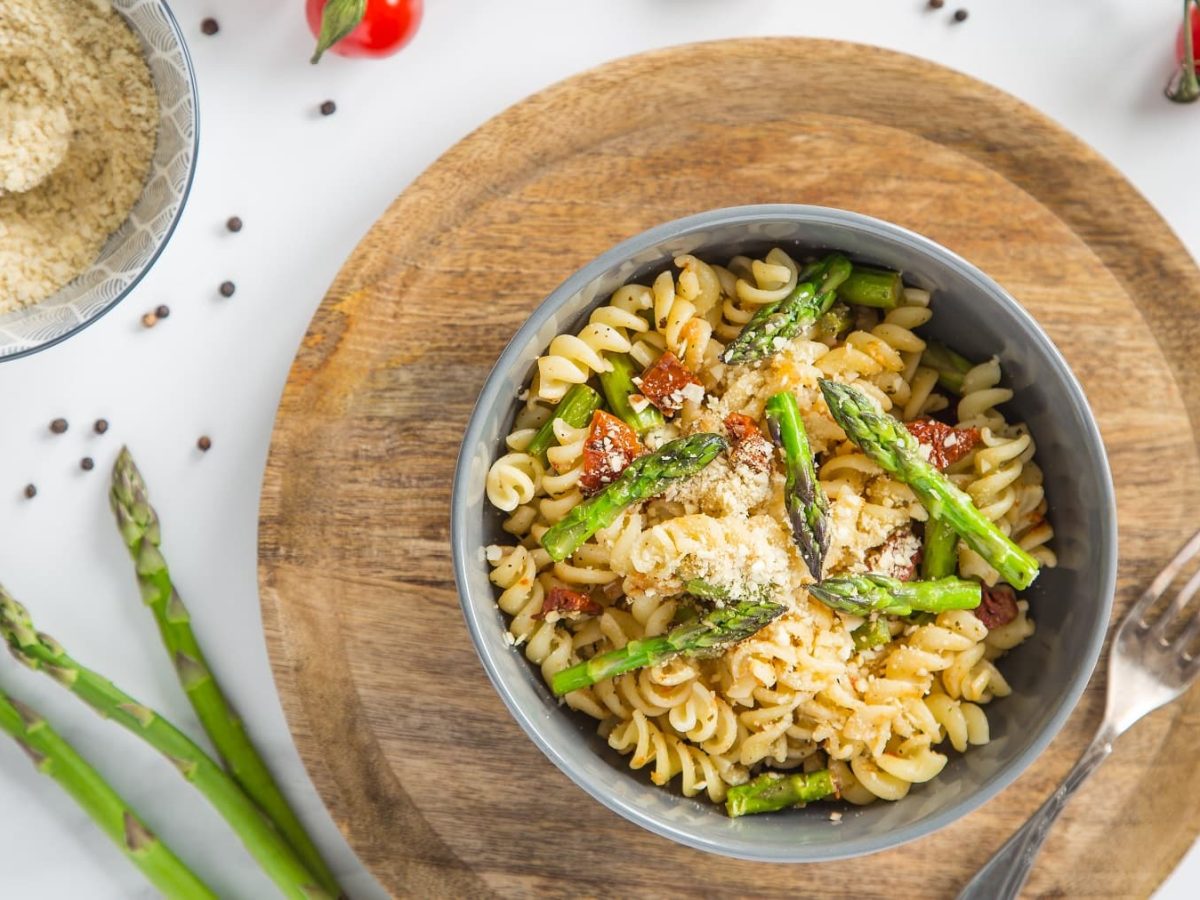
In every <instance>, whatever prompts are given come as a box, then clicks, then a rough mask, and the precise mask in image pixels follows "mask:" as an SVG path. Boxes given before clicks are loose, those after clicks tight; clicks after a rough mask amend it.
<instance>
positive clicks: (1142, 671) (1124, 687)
mask: <svg viewBox="0 0 1200 900" xmlns="http://www.w3.org/2000/svg"><path fill="white" fill-rule="evenodd" d="M1197 554H1200V532H1197V533H1196V534H1194V535H1192V537H1191V539H1190V540H1189V541H1188V542H1187V543H1186V544H1184V545H1183V548H1182V549H1181V550H1180V551H1179V552H1178V553H1177V554H1176V555H1175V558H1174V559H1172V560H1171V561H1170V562H1169V563H1167V565H1166V567H1165V568H1164V569H1163V570H1162V571H1161V572H1159V573H1158V575H1157V576H1156V577H1155V579H1154V581H1152V582H1151V583H1150V587H1148V588H1146V590H1145V592H1144V593H1143V594H1142V596H1141V597H1139V598H1138V601H1137V603H1136V604H1134V607H1133V609H1131V610H1130V611H1129V612H1128V613H1127V614H1126V616H1125V618H1124V619H1123V620H1122V621H1121V624H1120V626H1119V627H1118V628H1117V632H1116V635H1115V636H1114V637H1113V642H1112V649H1111V650H1110V651H1109V657H1108V697H1107V700H1106V702H1105V708H1104V721H1103V722H1101V723H1100V728H1099V729H1098V730H1097V731H1096V736H1095V738H1093V739H1092V743H1091V745H1090V746H1089V747H1088V748H1087V750H1085V751H1084V753H1083V755H1082V756H1081V757H1079V762H1077V763H1076V764H1075V768H1073V769H1072V770H1071V771H1070V773H1069V774H1068V775H1067V777H1066V778H1065V779H1064V780H1063V783H1062V784H1061V785H1060V786H1059V788H1058V790H1057V791H1055V792H1054V793H1053V794H1052V795H1051V796H1050V799H1048V800H1047V801H1046V802H1045V803H1043V804H1042V805H1041V807H1040V808H1039V809H1038V811H1037V812H1035V813H1034V814H1033V816H1032V817H1031V818H1030V819H1029V821H1028V822H1026V823H1025V824H1024V825H1022V826H1021V828H1020V830H1019V831H1017V832H1016V833H1015V834H1014V835H1013V836H1012V837H1010V838H1009V839H1008V841H1006V842H1005V844H1004V846H1003V847H1001V848H1000V849H999V850H998V851H997V852H996V855H995V856H993V857H992V858H991V859H990V860H988V862H987V865H985V866H984V867H983V868H982V869H980V870H979V871H978V872H977V873H976V874H975V877H974V878H972V879H971V880H970V881H969V882H968V883H967V886H966V887H965V888H963V890H962V893H960V894H959V895H958V900H1011V898H1013V897H1016V896H1017V894H1018V893H1019V892H1020V890H1021V886H1022V885H1023V884H1025V879H1026V878H1028V877H1029V871H1030V869H1032V868H1033V862H1034V859H1036V857H1037V854H1038V851H1039V850H1041V849H1042V844H1043V843H1044V842H1045V840H1046V835H1047V834H1048V833H1049V831H1050V826H1051V825H1053V824H1054V820H1055V819H1057V818H1058V814H1059V813H1061V812H1062V810H1063V807H1064V806H1065V805H1066V803H1067V799H1068V798H1069V797H1070V796H1071V795H1072V794H1073V793H1075V790H1076V789H1077V788H1078V787H1079V786H1080V785H1081V784H1083V782H1084V781H1085V780H1086V779H1087V777H1088V776H1089V775H1091V774H1092V772H1093V771H1095V769H1096V767H1097V766H1099V765H1100V763H1102V762H1104V760H1105V759H1107V758H1108V754H1110V753H1111V752H1112V748H1113V741H1115V740H1116V739H1117V738H1118V737H1120V736H1121V735H1122V734H1124V733H1125V732H1126V731H1128V730H1129V729H1130V728H1131V727H1132V726H1133V724H1134V723H1135V722H1137V721H1138V720H1139V719H1140V718H1142V716H1145V715H1147V714H1148V713H1152V712H1154V710H1156V709H1158V708H1159V707H1160V706H1164V705H1165V704H1167V703H1170V702H1171V701H1172V700H1174V699H1175V698H1176V697H1178V696H1179V695H1180V694H1182V693H1183V692H1184V691H1186V690H1187V689H1188V688H1189V687H1190V686H1191V685H1192V683H1193V682H1195V681H1196V676H1197V675H1198V674H1200V654H1193V653H1192V652H1190V648H1191V647H1192V645H1193V643H1194V641H1195V639H1196V637H1197V635H1200V614H1197V611H1195V610H1188V609H1187V607H1188V601H1190V600H1191V599H1192V597H1194V596H1195V595H1196V592H1197V591H1200V571H1198V572H1196V573H1195V574H1194V575H1192V577H1191V578H1189V579H1188V580H1187V583H1186V584H1184V586H1183V587H1182V588H1180V590H1179V593H1178V594H1176V595H1175V596H1174V597H1173V598H1172V599H1171V602H1170V603H1168V604H1167V606H1166V608H1165V609H1164V610H1163V611H1162V612H1161V614H1159V615H1158V616H1157V617H1153V616H1150V608H1151V607H1152V606H1154V603H1155V601H1157V600H1158V599H1159V598H1160V597H1162V596H1163V594H1164V593H1166V591H1167V589H1168V588H1169V587H1170V586H1171V584H1172V582H1174V581H1175V578H1176V577H1177V576H1178V575H1179V573H1180V572H1181V571H1182V570H1183V567H1184V566H1185V565H1187V563H1188V562H1189V561H1190V560H1191V559H1192V558H1193V557H1195V556H1196V555H1197ZM1150 619H1153V621H1151V620H1150ZM1187 620H1190V621H1187ZM1185 621H1186V625H1184V626H1183V631H1182V632H1181V633H1180V634H1178V635H1176V636H1175V637H1174V639H1169V638H1168V634H1169V633H1170V632H1172V631H1174V630H1175V629H1176V628H1177V627H1178V626H1180V625H1182V624H1183V623H1184V622H1185Z"/></svg>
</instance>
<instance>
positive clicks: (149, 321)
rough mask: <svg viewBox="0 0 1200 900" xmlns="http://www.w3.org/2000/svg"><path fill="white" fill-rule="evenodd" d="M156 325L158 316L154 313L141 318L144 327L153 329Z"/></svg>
mask: <svg viewBox="0 0 1200 900" xmlns="http://www.w3.org/2000/svg"><path fill="white" fill-rule="evenodd" d="M157 324H158V316H156V315H155V314H154V313H152V312H148V313H146V314H145V315H144V316H142V325H143V326H144V327H146V328H153V327H154V326H155V325H157Z"/></svg>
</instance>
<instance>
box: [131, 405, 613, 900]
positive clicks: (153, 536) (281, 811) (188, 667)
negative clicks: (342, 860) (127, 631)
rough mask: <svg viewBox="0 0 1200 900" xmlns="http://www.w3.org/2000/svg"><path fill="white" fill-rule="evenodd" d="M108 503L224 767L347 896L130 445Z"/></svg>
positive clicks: (312, 866) (335, 890)
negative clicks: (211, 653) (238, 682)
mask: <svg viewBox="0 0 1200 900" xmlns="http://www.w3.org/2000/svg"><path fill="white" fill-rule="evenodd" d="M593 393H594V392H593ZM109 502H110V504H111V505H112V510H113V513H114V514H115V515H116V519H117V527H118V528H119V529H120V532H121V537H122V538H123V539H124V541H125V545H126V546H127V547H128V548H129V553H130V556H132V557H133V561H134V571H135V572H136V574H137V580H138V585H139V586H140V588H141V594H142V600H143V602H145V604H146V605H147V606H149V607H150V609H151V611H152V612H153V613H154V619H155V621H156V622H157V623H158V630H159V634H161V635H162V641H163V644H164V646H165V647H166V650H167V653H168V654H169V655H170V657H171V662H172V663H173V664H174V667H175V673H176V674H177V675H178V676H179V683H180V685H181V686H182V687H183V690H184V693H185V694H186V695H187V698H188V700H189V701H190V702H191V704H192V708H193V709H194V710H195V711H196V716H197V718H199V719H200V724H201V725H203V726H204V731H205V732H206V733H207V734H208V736H209V739H210V740H212V743H213V746H214V747H215V748H216V750H217V754H218V756H219V757H220V758H221V760H223V761H224V763H225V768H226V769H227V770H228V771H229V774H230V775H232V776H233V779H234V781H236V782H237V783H238V785H239V786H240V787H241V788H242V790H243V791H245V792H246V794H248V795H249V797H250V799H251V800H253V801H254V802H255V803H257V804H258V807H259V808H260V809H261V810H262V811H263V812H264V813H266V814H267V816H268V817H269V818H270V819H271V821H273V822H274V823H275V826H276V827H277V828H278V829H279V832H280V834H282V835H283V837H284V839H285V840H286V841H287V842H288V843H289V844H291V845H292V849H294V850H295V851H296V854H297V855H298V856H299V857H300V859H301V860H303V862H304V864H305V865H306V866H307V867H308V869H309V870H310V871H311V872H312V873H313V874H314V875H316V876H317V877H318V879H319V880H320V882H321V885H322V886H323V887H324V888H325V889H326V890H327V891H329V893H331V894H334V895H337V894H339V893H341V889H340V888H339V887H338V884H337V880H336V879H335V878H334V877H333V873H332V872H331V871H330V870H329V867H328V866H327V865H326V864H325V861H324V860H323V859H321V854H320V852H319V851H318V850H317V848H316V845H315V844H313V842H312V839H311V838H310V837H309V836H308V832H306V831H305V830H304V826H303V825H302V824H301V823H300V819H299V818H298V817H297V816H296V814H295V812H293V810H292V808H291V806H289V805H288V802H287V799H286V798H285V797H284V795H283V792H282V791H281V790H280V789H279V785H278V784H277V783H276V782H275V779H274V777H273V776H272V775H271V770H270V769H268V768H267V764H266V763H265V762H264V761H263V758H262V757H261V756H260V755H259V753H258V750H257V749H256V748H255V746H254V744H253V743H252V742H251V741H250V737H249V735H247V734H246V729H245V727H244V726H243V724H242V721H241V719H240V718H239V717H238V715H237V713H236V712H235V711H234V710H233V707H232V706H230V704H229V701H228V700H226V699H225V694H224V693H223V692H222V690H221V686H220V685H219V684H218V683H217V680H216V677H215V676H214V675H213V673H212V669H210V668H209V665H208V661H207V660H206V659H205V658H204V651H203V650H201V649H200V643H199V642H198V641H197V639H196V634H195V632H193V631H192V623H191V617H190V616H189V615H188V611H187V608H186V607H185V606H184V604H183V600H182V599H180V597H179V593H178V592H177V591H176V590H175V585H174V583H173V581H172V579H171V572H170V569H169V568H168V567H167V561H166V559H165V558H164V556H163V555H162V552H161V550H160V549H159V546H160V542H161V540H162V535H161V530H160V526H159V520H158V515H157V514H156V513H155V511H154V508H153V507H152V506H151V505H150V501H149V499H148V498H147V495H146V484H145V481H144V480H143V479H142V473H141V472H140V471H138V468H137V465H136V464H135V463H134V461H133V457H132V456H131V455H130V453H129V450H128V448H124V447H123V448H121V452H120V454H118V456H117V461H116V464H115V465H114V466H113V473H112V485H111V489H110V491H109Z"/></svg>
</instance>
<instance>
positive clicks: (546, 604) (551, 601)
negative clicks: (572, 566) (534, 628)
mask: <svg viewBox="0 0 1200 900" xmlns="http://www.w3.org/2000/svg"><path fill="white" fill-rule="evenodd" d="M552 612H557V613H564V614H567V615H570V614H571V613H579V614H582V615H585V616H598V615H600V613H601V612H603V610H602V609H601V608H600V604H599V603H597V602H596V601H595V600H593V599H592V598H591V597H589V596H588V595H587V594H581V593H579V591H572V590H570V589H568V588H565V587H552V588H550V592H549V593H548V594H546V599H545V600H543V601H542V608H541V610H540V611H539V612H536V613H534V614H533V617H534V618H535V619H544V618H546V614H547V613H552Z"/></svg>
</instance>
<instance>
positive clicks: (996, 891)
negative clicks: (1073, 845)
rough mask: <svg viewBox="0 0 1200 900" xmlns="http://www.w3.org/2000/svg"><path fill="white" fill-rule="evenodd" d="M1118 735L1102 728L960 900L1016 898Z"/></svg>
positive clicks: (960, 895) (972, 881) (981, 870)
mask: <svg viewBox="0 0 1200 900" xmlns="http://www.w3.org/2000/svg"><path fill="white" fill-rule="evenodd" d="M1115 738H1116V735H1115V734H1114V733H1113V732H1112V731H1110V730H1109V729H1107V728H1102V729H1101V730H1100V732H1099V733H1098V734H1097V735H1096V737H1095V738H1094V739H1093V740H1092V743H1091V744H1090V745H1089V746H1088V748H1087V750H1085V751H1084V752H1083V755H1082V756H1081V757H1079V762H1077V763H1075V768H1073V769H1072V770H1071V771H1070V773H1069V774H1068V775H1067V777H1066V778H1065V779H1063V783H1062V784H1061V785H1059V788H1058V790H1056V791H1055V792H1054V793H1053V794H1051V795H1050V797H1049V798H1048V799H1047V800H1046V802H1045V803H1043V804H1042V805H1041V806H1040V807H1039V808H1038V811H1037V812H1035V813H1034V814H1033V815H1032V816H1031V817H1030V818H1029V821H1027V822H1026V823H1025V824H1024V825H1022V826H1021V827H1020V829H1018V830H1017V832H1016V833H1015V834H1014V835H1013V836H1012V837H1010V838H1009V839H1008V840H1007V841H1006V842H1005V843H1004V846H1003V847H1001V848H1000V849H999V850H997V851H996V854H995V855H994V856H993V857H992V858H991V859H990V860H988V862H987V865H985V866H984V867H983V868H982V869H980V870H979V871H978V872H976V873H975V877H974V878H972V879H971V880H970V881H969V882H967V885H966V887H964V888H963V889H962V892H961V893H960V894H959V895H958V900H1013V898H1015V897H1016V896H1017V895H1018V894H1019V893H1020V892H1021V886H1022V885H1023V884H1025V879H1026V878H1028V877H1029V870H1030V869H1032V868H1033V862H1034V860H1035V859H1036V858H1037V855H1038V851H1039V850H1041V849H1042V844H1043V843H1045V841H1046V835H1047V834H1049V832H1050V826H1051V825H1053V824H1054V821H1055V819H1057V818H1058V814H1059V813H1061V812H1062V811H1063V807H1064V806H1066V804H1067V799H1068V798H1069V797H1070V796H1071V795H1072V794H1073V793H1075V790H1076V789H1077V788H1078V787H1079V786H1080V785H1081V784H1083V782H1084V781H1086V780H1087V777H1088V776H1089V775H1091V774H1092V772H1093V771H1094V770H1095V768H1096V767H1097V766H1098V765H1100V763H1102V762H1104V760H1105V759H1107V758H1108V754H1110V753H1111V752H1112V742H1113V740H1114V739H1115Z"/></svg>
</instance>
